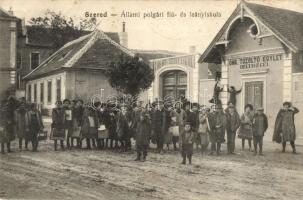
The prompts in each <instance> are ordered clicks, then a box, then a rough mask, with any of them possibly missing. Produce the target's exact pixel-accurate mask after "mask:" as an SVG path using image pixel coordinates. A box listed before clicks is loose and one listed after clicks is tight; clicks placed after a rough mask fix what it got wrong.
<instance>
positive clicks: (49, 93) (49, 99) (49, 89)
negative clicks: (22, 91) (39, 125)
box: [47, 81, 52, 103]
mask: <svg viewBox="0 0 303 200" xmlns="http://www.w3.org/2000/svg"><path fill="white" fill-rule="evenodd" d="M47 102H48V103H51V102H52V81H48V82H47Z"/></svg>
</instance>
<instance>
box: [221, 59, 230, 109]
mask: <svg viewBox="0 0 303 200" xmlns="http://www.w3.org/2000/svg"><path fill="white" fill-rule="evenodd" d="M221 72H222V77H221V84H222V86H223V88H224V89H223V91H222V92H221V101H222V106H223V108H224V109H225V108H227V102H228V92H227V87H228V79H229V76H228V66H227V65H226V62H225V61H223V60H222V69H221Z"/></svg>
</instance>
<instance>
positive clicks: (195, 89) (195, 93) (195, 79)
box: [188, 55, 199, 102]
mask: <svg viewBox="0 0 303 200" xmlns="http://www.w3.org/2000/svg"><path fill="white" fill-rule="evenodd" d="M194 59H195V64H194V68H193V70H192V93H191V97H190V98H191V100H192V101H193V102H198V101H199V63H198V60H199V55H194ZM188 76H189V74H188ZM188 84H189V83H188Z"/></svg>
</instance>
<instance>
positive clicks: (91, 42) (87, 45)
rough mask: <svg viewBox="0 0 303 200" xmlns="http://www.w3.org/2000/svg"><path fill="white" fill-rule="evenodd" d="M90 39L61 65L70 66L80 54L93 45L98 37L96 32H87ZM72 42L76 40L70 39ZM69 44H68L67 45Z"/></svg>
mask: <svg viewBox="0 0 303 200" xmlns="http://www.w3.org/2000/svg"><path fill="white" fill-rule="evenodd" d="M89 35H90V37H91V38H90V39H89V40H88V41H87V42H86V44H85V45H84V46H83V47H82V48H81V49H80V50H79V51H78V52H77V53H76V54H75V55H74V56H72V57H71V58H70V59H69V60H68V61H67V62H66V63H65V64H64V65H63V67H72V66H73V65H74V64H75V63H76V62H77V61H78V60H79V59H80V58H81V56H82V55H83V54H84V53H85V52H86V51H87V50H88V49H89V48H90V47H92V46H93V44H94V43H95V42H96V40H97V39H98V37H97V34H96V32H95V31H94V32H92V33H90V34H89ZM81 41H82V40H81ZM72 42H73V43H72V44H75V43H77V42H75V41H72ZM68 46H69V45H68Z"/></svg>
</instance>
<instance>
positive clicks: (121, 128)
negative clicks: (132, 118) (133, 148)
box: [117, 112, 129, 140]
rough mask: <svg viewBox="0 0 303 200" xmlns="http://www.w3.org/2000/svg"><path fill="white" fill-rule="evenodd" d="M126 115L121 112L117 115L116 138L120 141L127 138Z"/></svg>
mask: <svg viewBox="0 0 303 200" xmlns="http://www.w3.org/2000/svg"><path fill="white" fill-rule="evenodd" d="M126 114H127V113H125V114H123V113H122V112H119V113H118V114H117V136H118V139H120V140H125V139H127V138H129V134H128V132H129V126H128V121H127V115H126Z"/></svg>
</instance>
